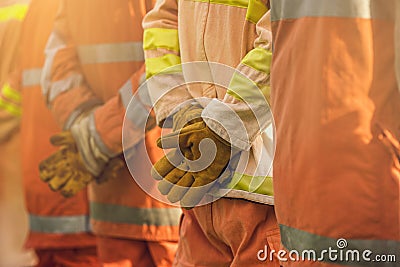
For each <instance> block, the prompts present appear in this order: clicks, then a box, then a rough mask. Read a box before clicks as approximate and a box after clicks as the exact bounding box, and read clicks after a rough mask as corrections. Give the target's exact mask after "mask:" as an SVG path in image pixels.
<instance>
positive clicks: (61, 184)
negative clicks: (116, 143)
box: [39, 117, 125, 197]
mask: <svg viewBox="0 0 400 267" xmlns="http://www.w3.org/2000/svg"><path fill="white" fill-rule="evenodd" d="M88 124H89V117H84V118H82V119H80V120H79V121H77V122H76V123H74V124H73V126H72V127H71V131H64V132H62V133H60V134H57V135H55V136H53V137H51V139H50V142H51V143H52V144H53V145H54V146H59V147H60V149H59V150H58V151H57V152H55V153H54V154H53V155H51V156H50V157H49V158H47V159H45V160H44V161H42V162H41V163H40V165H39V170H40V178H41V179H42V180H43V181H44V182H46V183H48V184H49V186H50V188H51V189H52V190H54V191H59V192H60V193H61V194H62V195H63V196H65V197H71V196H73V195H75V194H76V193H78V192H79V191H80V190H82V189H83V188H85V187H86V186H87V185H88V184H89V183H90V182H92V181H97V182H99V183H100V182H104V181H106V180H108V179H113V178H114V177H115V176H116V175H117V174H118V170H119V169H121V168H122V167H123V166H124V164H125V163H124V160H123V159H122V158H121V157H113V158H111V159H110V158H109V157H108V156H106V155H104V154H103V153H101V152H100V150H99V148H98V147H97V145H96V142H95V140H94V138H93V137H92V136H91V135H90V131H89V127H88Z"/></svg>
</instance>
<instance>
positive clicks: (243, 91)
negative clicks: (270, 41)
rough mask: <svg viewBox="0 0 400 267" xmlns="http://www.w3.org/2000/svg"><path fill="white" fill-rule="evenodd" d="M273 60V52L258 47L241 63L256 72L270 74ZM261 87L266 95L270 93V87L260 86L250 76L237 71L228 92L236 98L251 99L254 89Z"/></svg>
mask: <svg viewBox="0 0 400 267" xmlns="http://www.w3.org/2000/svg"><path fill="white" fill-rule="evenodd" d="M271 62H272V53H271V51H268V50H266V49H263V48H260V47H257V48H254V49H253V50H251V51H250V52H249V53H248V54H247V55H246V56H245V57H244V58H243V60H242V62H241V64H243V65H245V66H247V67H249V68H251V69H253V70H254V71H255V72H262V73H263V74H269V73H270V68H271ZM255 89H261V91H262V92H263V94H264V96H267V95H269V88H265V86H264V85H262V86H259V85H258V84H256V83H255V82H254V81H252V80H251V79H249V78H248V77H246V76H244V75H242V74H240V73H239V72H235V73H234V75H233V77H232V80H231V82H230V84H229V88H228V91H227V93H228V94H229V95H231V96H233V97H234V98H236V99H239V100H243V99H249V97H250V96H251V95H253V94H254V92H253V91H252V90H255Z"/></svg>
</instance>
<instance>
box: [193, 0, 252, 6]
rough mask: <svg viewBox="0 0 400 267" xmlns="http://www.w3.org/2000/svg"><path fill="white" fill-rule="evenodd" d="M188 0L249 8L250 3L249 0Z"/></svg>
mask: <svg viewBox="0 0 400 267" xmlns="http://www.w3.org/2000/svg"><path fill="white" fill-rule="evenodd" d="M186 1H192V2H203V3H210V4H217V5H226V6H234V7H240V8H247V5H248V4H249V1H248V0H186Z"/></svg>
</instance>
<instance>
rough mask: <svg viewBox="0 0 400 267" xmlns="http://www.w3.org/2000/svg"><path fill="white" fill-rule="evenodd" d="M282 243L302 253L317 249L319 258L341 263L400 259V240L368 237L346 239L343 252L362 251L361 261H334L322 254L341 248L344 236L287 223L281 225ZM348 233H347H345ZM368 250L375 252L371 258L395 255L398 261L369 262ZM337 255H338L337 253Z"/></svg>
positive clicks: (383, 264) (326, 254)
mask: <svg viewBox="0 0 400 267" xmlns="http://www.w3.org/2000/svg"><path fill="white" fill-rule="evenodd" d="M279 227H280V233H281V240H282V244H283V245H284V246H285V248H286V249H287V250H289V251H293V250H295V251H297V252H298V253H299V254H300V255H301V253H302V252H303V251H315V252H316V255H317V258H318V257H320V256H321V255H322V257H323V259H322V258H321V261H324V262H330V263H335V264H340V265H348V266H350V265H356V266H393V267H394V266H398V261H399V260H400V241H395V240H366V239H346V242H347V246H345V248H343V249H342V250H343V253H344V254H346V251H354V250H357V251H359V253H360V259H361V261H360V262H355V261H346V260H342V261H340V258H338V259H337V261H335V262H332V261H330V260H329V258H328V253H325V254H322V252H323V251H325V250H326V251H325V252H327V251H328V250H329V249H330V248H331V249H333V250H339V249H341V248H340V247H338V239H341V238H343V237H338V238H337V239H335V238H330V237H325V236H320V235H316V234H312V233H309V232H306V231H302V230H299V229H295V228H292V227H288V226H285V225H282V224H281V225H279ZM344 234H347V233H344ZM366 250H370V251H371V252H372V253H373V254H371V255H370V257H371V259H373V257H374V256H373V255H378V254H379V255H395V256H396V260H397V263H396V262H386V263H384V262H382V263H381V264H379V263H378V262H375V261H371V262H367V261H365V259H364V261H363V259H362V256H361V255H362V253H363V252H364V251H366ZM335 255H338V254H337V253H336V254H335Z"/></svg>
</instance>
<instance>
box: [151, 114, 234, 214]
mask: <svg viewBox="0 0 400 267" xmlns="http://www.w3.org/2000/svg"><path fill="white" fill-rule="evenodd" d="M157 146H159V147H160V148H164V149H170V148H175V149H174V150H172V151H171V152H170V153H168V154H167V155H166V156H164V157H163V158H161V159H160V160H159V161H158V162H156V163H155V164H154V166H153V169H152V176H153V177H154V178H155V179H157V180H161V181H160V182H159V184H158V189H159V190H160V192H161V193H162V194H163V195H167V198H168V200H169V201H171V202H172V203H175V202H177V201H180V203H181V206H183V207H194V206H195V205H197V204H198V203H199V202H200V201H201V199H202V198H203V196H204V195H205V194H206V193H207V192H208V191H209V190H210V189H211V187H212V186H213V185H214V182H215V181H216V180H217V179H218V178H219V177H221V176H223V175H221V174H223V173H225V172H224V171H225V169H227V168H226V167H227V165H228V163H229V161H230V159H231V157H232V156H234V154H235V153H232V152H231V150H232V149H231V146H230V144H229V143H228V142H227V141H225V140H224V139H222V138H221V137H219V136H218V135H217V134H215V133H214V132H213V131H212V130H211V129H210V128H208V127H207V125H206V124H205V122H204V121H200V122H195V123H193V124H191V125H187V126H185V127H184V128H182V129H181V131H175V132H172V133H171V134H169V135H166V136H164V137H161V138H160V139H159V140H158V141H157ZM180 152H181V153H182V154H181V153H180Z"/></svg>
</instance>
